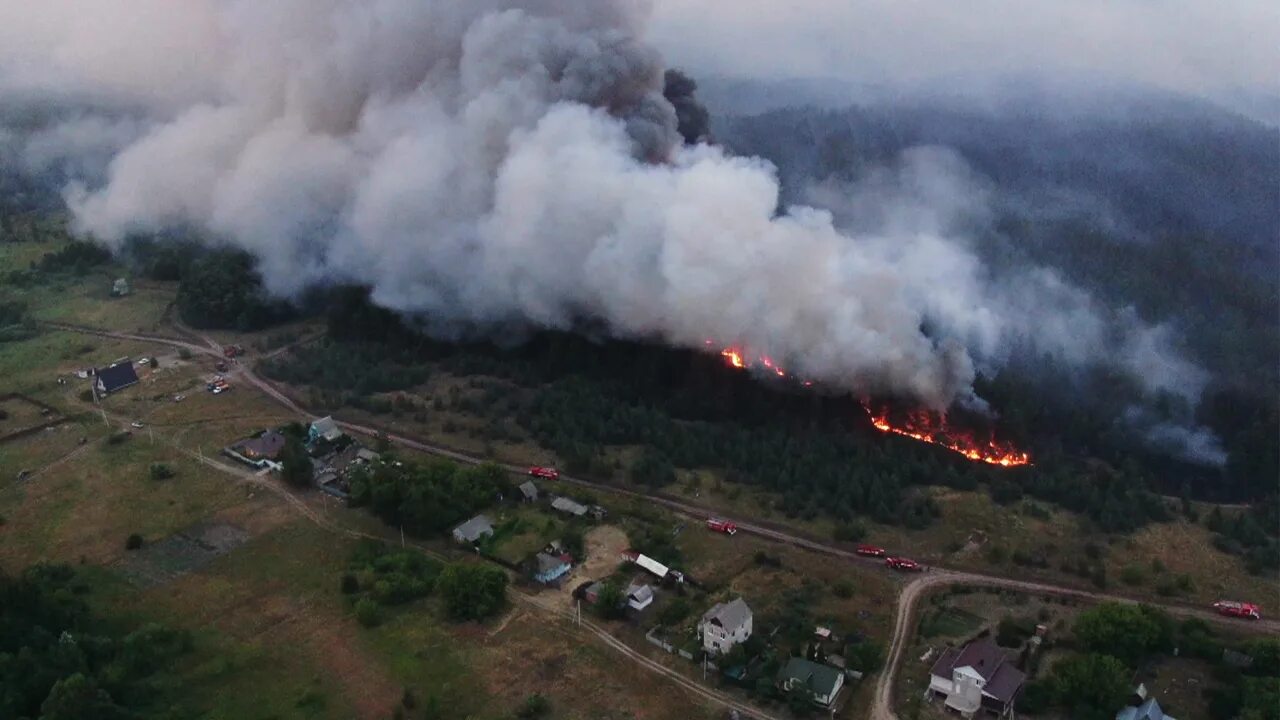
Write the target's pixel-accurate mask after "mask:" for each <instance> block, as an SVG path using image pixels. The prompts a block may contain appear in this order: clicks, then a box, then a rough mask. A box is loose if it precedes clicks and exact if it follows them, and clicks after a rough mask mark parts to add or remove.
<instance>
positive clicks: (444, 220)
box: [0, 0, 1203, 408]
mask: <svg viewBox="0 0 1280 720" xmlns="http://www.w3.org/2000/svg"><path fill="white" fill-rule="evenodd" d="M11 5H12V4H11V3H5V5H4V6H0V20H5V19H8V20H9V21H11V23H12V22H16V23H17V25H16V26H13V25H11V26H10V27H9V29H8V30H0V45H3V41H4V40H5V39H7V36H8V35H12V34H14V33H15V32H16V33H17V34H23V33H24V31H27V32H25V34H23V37H24V40H23V42H22V43H21V44H20V45H13V46H8V47H9V48H10V49H9V50H7V51H6V50H0V88H2V87H6V86H11V87H21V88H22V89H23V92H26V93H30V92H32V91H33V88H36V89H38V88H40V87H42V86H45V89H46V90H47V91H48V93H49V94H50V95H52V96H59V97H65V96H66V95H68V94H71V95H74V94H76V93H82V94H84V95H85V96H86V97H88V98H91V99H92V100H93V101H94V102H97V103H99V104H102V103H107V104H110V103H115V104H116V105H117V106H122V107H126V106H127V107H132V108H135V109H137V108H142V109H143V111H144V113H145V114H146V115H147V117H148V124H147V129H146V130H145V132H142V133H141V135H140V136H135V135H134V134H130V133H128V132H124V131H123V130H121V131H120V132H119V133H118V134H117V135H114V136H113V135H112V134H111V133H110V132H105V131H106V130H109V129H111V128H113V127H115V126H113V125H110V124H106V125H101V126H99V129H101V130H103V131H104V132H100V133H98V136H99V137H116V139H117V140H118V141H119V143H120V149H119V152H118V154H115V156H114V158H113V159H112V160H111V162H110V164H109V167H108V169H107V175H106V179H105V181H103V182H94V181H93V180H92V178H90V179H89V182H87V183H86V182H80V183H73V184H71V185H70V186H69V187H68V188H67V191H66V198H67V201H68V204H69V206H70V207H71V209H72V210H73V212H74V216H75V223H76V227H77V228H78V230H79V231H81V232H83V233H86V234H89V235H92V236H93V237H94V238H97V239H99V240H101V241H103V242H106V243H108V244H112V245H118V244H119V243H121V242H122V241H123V240H124V239H125V238H126V237H127V236H129V235H130V234H131V233H137V232H148V231H154V230H159V229H163V228H166V227H170V226H195V227H200V228H203V229H204V230H206V231H207V232H208V233H209V234H210V236H211V237H212V238H214V239H216V241H219V242H227V243H231V244H234V245H236V246H239V247H242V248H244V249H245V250H247V251H249V252H250V253H252V254H253V255H254V257H256V258H257V260H258V262H259V267H260V269H261V271H262V274H263V277H264V280H265V282H266V284H267V285H268V287H269V289H271V290H272V291H274V292H276V293H278V294H281V295H286V296H287V295H291V294H294V293H297V292H299V291H301V290H303V289H304V288H306V287H308V286H311V285H314V284H326V283H360V284H366V285H369V286H370V287H372V289H373V298H374V300H375V301H376V302H378V303H380V304H382V305H384V306H386V307H388V308H392V309H395V310H399V311H403V312H406V313H415V314H427V315H428V316H430V317H431V318H432V322H433V323H435V324H437V325H439V324H450V323H452V324H456V325H462V326H480V327H484V326H495V325H497V324H510V323H512V322H515V323H523V324H531V325H534V326H538V327H550V328H569V327H572V326H574V325H575V323H578V322H580V321H582V320H584V319H591V320H594V321H603V322H605V323H607V325H608V326H609V328H611V330H612V332H614V333H616V334H617V335H619V336H645V337H658V338H661V339H662V340H664V341H666V342H669V343H672V344H676V345H682V346H685V347H698V348H701V347H703V343H704V341H705V340H706V339H707V338H716V339H720V340H724V341H733V342H739V343H742V344H744V345H746V346H748V347H751V348H755V349H759V350H761V351H763V352H768V353H769V354H770V355H771V356H773V357H775V358H776V359H777V360H778V361H780V362H781V363H783V364H784V366H786V367H788V368H789V369H791V370H792V371H793V372H796V373H798V374H800V375H803V376H805V377H807V378H811V379H814V380H821V381H825V382H828V383H831V384H835V385H838V386H842V387H848V388H853V389H858V390H862V391H890V392H895V393H902V394H909V395H911V396H913V397H915V398H918V399H919V400H920V401H922V402H924V403H927V404H929V405H931V406H933V407H937V408H943V407H945V406H947V405H948V404H950V403H952V402H955V401H957V400H961V401H965V400H972V399H973V398H972V394H973V391H972V385H973V381H974V379H975V374H976V372H977V371H978V369H980V368H984V367H989V366H998V365H999V364H1000V363H1002V362H1003V361H1004V360H1005V359H1006V355H1007V353H1008V352H1009V348H1011V347H1014V346H1024V347H1026V346H1029V347H1032V348H1034V349H1035V350H1036V351H1037V352H1042V353H1049V354H1052V355H1054V356H1055V357H1058V358H1060V359H1062V360H1064V361H1066V362H1069V363H1078V364H1085V363H1090V362H1096V361H1097V360H1098V359H1099V358H1104V357H1117V358H1120V360H1119V362H1120V364H1121V365H1122V367H1125V368H1128V369H1130V370H1132V371H1133V373H1134V375H1135V377H1136V378H1138V379H1139V380H1140V381H1141V382H1143V383H1145V384H1147V385H1148V386H1149V387H1150V388H1151V390H1152V392H1159V391H1168V390H1172V391H1175V392H1178V393H1186V394H1194V393H1197V392H1198V390H1199V386H1200V385H1201V384H1203V378H1202V377H1200V376H1199V375H1198V370H1196V369H1195V368H1194V367H1192V366H1189V365H1186V364H1185V363H1183V362H1182V361H1180V360H1178V359H1177V354H1176V352H1174V350H1173V349H1172V348H1171V347H1170V338H1169V337H1168V335H1167V332H1166V331H1165V330H1163V329H1161V328H1151V327H1148V326H1146V325H1143V324H1142V323H1140V322H1138V321H1137V320H1134V319H1132V318H1129V319H1127V320H1124V321H1123V322H1122V321H1120V319H1118V318H1117V317H1114V316H1113V314H1109V313H1107V312H1105V311H1104V310H1103V309H1102V308H1100V307H1098V306H1097V305H1096V304H1095V303H1094V302H1093V301H1092V300H1091V299H1090V298H1089V297H1088V295H1087V294H1085V293H1083V292H1082V291H1080V290H1078V289H1076V288H1073V287H1070V286H1068V285H1066V284H1065V283H1064V282H1063V281H1062V280H1061V279H1060V278H1058V277H1057V276H1056V275H1054V274H1053V273H1052V272H1050V271H1048V270H1043V269H1031V270H1027V271H1025V272H1022V273H1020V274H1017V275H1013V276H1005V277H993V276H992V275H991V274H990V273H989V272H988V271H987V270H986V269H985V268H984V266H983V264H982V263H981V262H980V261H979V259H978V257H977V256H976V255H975V254H974V253H973V252H971V251H970V249H969V248H968V246H967V244H966V243H965V242H964V240H963V233H964V232H965V230H966V228H968V227H971V226H972V224H973V223H975V222H976V223H979V224H980V223H981V222H982V219H983V217H984V215H985V210H984V208H985V197H984V193H985V192H986V191H985V189H984V188H983V187H982V184H981V183H980V182H979V181H977V180H976V179H974V178H972V177H971V176H970V175H969V173H968V171H967V169H966V168H965V167H964V165H963V163H962V162H961V161H960V160H959V159H958V158H957V157H955V156H954V155H952V154H949V153H946V152H944V151H939V150H936V149H920V150H917V151H913V152H911V153H909V154H908V155H907V156H906V157H904V158H903V159H902V161H901V163H900V165H899V166H898V167H895V168H887V169H882V170H880V171H877V172H874V173H872V174H871V175H870V176H869V177H868V178H867V179H866V180H865V181H864V182H863V183H861V184H860V185H858V186H855V187H852V188H831V187H828V188H824V189H818V190H815V193H816V195H815V198H816V199H817V200H819V201H822V204H824V205H826V206H828V207H831V208H833V209H835V208H836V207H839V208H842V209H840V210H837V211H836V212H837V214H838V215H841V216H843V217H844V220H848V218H849V216H852V217H854V218H860V219H861V222H860V223H853V222H844V221H842V222H841V223H840V225H841V226H843V227H850V226H854V225H856V227H855V229H854V230H851V231H849V232H841V231H840V230H838V229H837V223H836V222H834V221H833V214H832V212H830V211H828V210H820V209H815V208H813V207H792V208H788V209H786V211H785V212H784V213H781V214H779V212H778V211H779V208H778V198H779V187H778V182H777V179H776V177H775V174H774V172H773V169H772V168H771V167H770V166H769V165H768V164H767V163H765V162H763V161H760V160H756V159H752V158H740V157H731V156H728V155H726V154H725V153H724V152H723V151H721V150H720V149H717V148H715V147H710V146H705V145H700V146H696V147H682V146H681V145H680V144H679V136H678V134H677V133H676V131H675V127H676V118H675V112H674V110H673V109H672V107H671V106H670V104H668V103H667V102H666V101H665V100H664V99H663V98H662V71H663V69H664V68H663V65H662V62H661V59H660V58H659V57H658V56H657V54H656V53H655V52H654V51H653V50H652V49H650V48H649V47H648V46H646V45H645V44H644V43H643V40H642V36H641V33H642V28H643V23H642V20H643V15H644V14H643V12H642V10H643V4H642V3H640V2H630V1H628V0H610V1H609V2H604V1H602V0H601V1H597V2H593V3H589V4H582V3H573V2H568V0H564V1H563V2H562V1H560V0H540V1H539V0H529V1H526V2H519V1H518V0H482V1H472V2H466V3H457V2H452V1H446V0H439V1H427V0H278V1H276V2H272V3H261V2H250V1H235V0H231V1H227V2H214V0H188V2H185V3H169V2H165V3H160V4H159V5H158V6H157V8H153V9H156V14H155V15H154V16H151V15H145V16H144V15H142V14H138V13H136V10H137V8H138V6H137V5H135V4H134V3H133V2H132V1H131V2H124V1H123V0H120V1H119V2H107V0H98V1H97V2H94V3H89V4H87V5H88V7H89V11H88V12H89V15H90V16H92V15H94V13H101V14H104V15H107V16H109V15H111V12H110V11H117V12H118V13H119V14H120V15H131V14H132V15H133V21H132V22H131V23H127V24H126V23H118V25H119V27H115V25H116V24H113V27H114V29H115V30H116V31H118V33H117V34H115V35H113V36H112V37H110V38H99V37H98V34H95V33H89V32H86V31H85V30H84V28H82V27H81V22H82V19H80V16H75V15H74V13H71V14H70V15H66V16H65V17H64V16H59V13H60V12H70V11H69V10H68V7H74V8H81V7H83V6H85V4H82V3H80V2H74V3H67V2H53V3H52V7H53V8H54V9H53V10H49V11H35V10H30V9H29V6H27V5H26V4H25V3H24V4H23V5H24V11H22V12H14V11H13V10H14V8H13V7H11ZM174 5H182V6H186V9H187V10H189V12H182V13H177V12H173V11H172V6H174ZM46 12H47V13H48V14H47V15H46V14H45V13H46ZM49 16H59V18H60V19H59V21H57V22H54V21H50V20H49V19H48V18H49ZM35 20H40V21H41V22H38V23H37V22H35ZM2 24H3V23H0V25H2ZM24 24H25V25H28V26H32V27H29V28H27V27H24ZM36 26H38V27H36ZM60 30H65V31H66V32H62V33H60V32H59V31H60ZM135 34H136V35H135ZM171 35H172V36H177V37H182V38H185V39H186V43H187V45H188V47H189V48H190V49H189V50H187V49H185V48H170V50H172V51H173V52H175V53H176V55H177V58H176V59H175V61H174V62H175V63H176V64H177V66H178V67H179V68H180V70H181V72H179V73H177V74H176V75H175V72H174V71H173V68H172V67H169V66H166V67H165V68H150V67H145V66H142V65H140V64H139V61H138V58H137V53H135V52H133V51H132V50H122V51H121V55H120V57H119V58H116V57H115V56H114V54H113V49H114V48H117V47H124V46H127V47H128V48H133V42H130V39H132V40H133V41H135V42H142V38H144V37H145V38H150V37H161V36H165V37H169V36H171ZM23 59H26V60H27V61H28V62H21V61H22V60H23ZM33 59H34V60H38V61H41V62H40V63H37V64H34V65H33V64H31V62H30V61H31V60H33ZM33 67H41V68H45V69H44V70H42V71H41V72H39V73H34V74H33V72H32V70H31V68H33ZM184 79H185V80H186V81H185V82H184V81H183V80H184ZM128 127H135V126H128ZM95 147H97V146H95ZM1121 348H1125V350H1123V351H1120V349H1121ZM1151 358H1154V360H1153V362H1154V365H1153V366H1148V365H1146V363H1147V361H1148V360H1150V359H1151ZM1151 367H1156V368H1157V369H1158V370H1159V372H1150V370H1151Z"/></svg>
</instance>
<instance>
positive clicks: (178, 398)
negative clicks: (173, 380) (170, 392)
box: [173, 395, 187, 402]
mask: <svg viewBox="0 0 1280 720" xmlns="http://www.w3.org/2000/svg"><path fill="white" fill-rule="evenodd" d="M186 399H187V396H186V395H174V396H173V401H174V402H182V401H183V400H186Z"/></svg>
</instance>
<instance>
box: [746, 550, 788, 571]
mask: <svg viewBox="0 0 1280 720" xmlns="http://www.w3.org/2000/svg"><path fill="white" fill-rule="evenodd" d="M753 559H754V560H755V563H756V564H757V565H760V566H762V567H770V568H780V567H782V558H780V557H778V556H777V555H770V554H769V553H767V552H765V551H764V550H757V551H756V554H755V555H754V556H753Z"/></svg>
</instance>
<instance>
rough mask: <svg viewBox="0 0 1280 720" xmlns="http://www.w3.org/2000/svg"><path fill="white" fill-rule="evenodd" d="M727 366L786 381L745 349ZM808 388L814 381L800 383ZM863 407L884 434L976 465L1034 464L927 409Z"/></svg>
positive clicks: (728, 358)
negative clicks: (929, 446)
mask: <svg viewBox="0 0 1280 720" xmlns="http://www.w3.org/2000/svg"><path fill="white" fill-rule="evenodd" d="M705 344H706V345H707V346H714V345H715V343H714V342H713V341H711V340H707V341H705ZM720 356H721V357H723V358H724V360H725V364H726V365H728V366H729V367H731V368H734V369H735V370H750V369H760V370H761V371H762V372H764V373H772V374H773V375H775V376H777V377H780V378H785V377H789V376H788V374H787V372H786V371H785V370H783V369H782V368H781V367H779V366H778V364H777V363H775V362H774V361H773V360H772V359H771V358H770V357H769V356H768V355H754V354H751V353H748V352H747V351H746V350H744V349H742V348H740V347H736V346H730V347H726V348H724V349H722V350H721V351H720ZM800 383H801V384H802V385H803V386H805V387H811V386H812V385H813V382H812V381H810V380H801V381H800ZM862 407H863V409H864V410H866V411H867V416H868V417H869V418H870V419H871V425H872V426H873V427H875V428H876V429H877V430H879V431H881V432H884V433H891V434H894V435H901V436H903V437H908V438H911V439H912V440H918V441H920V442H924V443H930V444H932V445H938V446H939V447H944V448H946V449H948V450H950V451H952V452H954V453H957V454H959V455H962V456H964V457H965V458H968V459H969V460H972V461H974V462H983V463H987V464H989V465H998V466H1000V467H1019V466H1023V465H1030V464H1031V456H1030V455H1029V454H1028V453H1026V452H1023V451H1020V450H1018V449H1017V448H1016V447H1014V446H1013V445H1012V444H1011V443H1008V442H1005V441H1001V440H997V439H996V438H995V436H994V432H992V431H988V432H986V433H985V437H981V435H983V433H980V432H979V431H977V430H974V429H970V428H967V427H961V426H960V425H958V424H954V423H951V422H949V421H948V419H947V414H946V413H945V412H944V413H938V412H932V411H930V410H926V409H915V410H907V411H896V410H894V409H892V408H891V407H889V406H888V405H887V404H880V405H878V406H877V408H875V409H873V407H872V403H871V401H870V400H867V399H864V400H862Z"/></svg>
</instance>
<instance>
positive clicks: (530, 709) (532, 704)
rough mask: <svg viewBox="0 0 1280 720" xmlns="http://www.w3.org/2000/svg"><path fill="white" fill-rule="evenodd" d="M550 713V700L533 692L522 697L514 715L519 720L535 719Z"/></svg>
mask: <svg viewBox="0 0 1280 720" xmlns="http://www.w3.org/2000/svg"><path fill="white" fill-rule="evenodd" d="M550 714H551V701H550V700H548V699H547V698H546V696H545V695H542V694H541V693H534V694H532V695H530V696H529V697H527V698H525V699H524V703H522V704H521V705H520V708H519V709H518V710H516V717H518V718H520V719H521V720H537V719H538V718H544V717H547V716H548V715H550Z"/></svg>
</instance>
